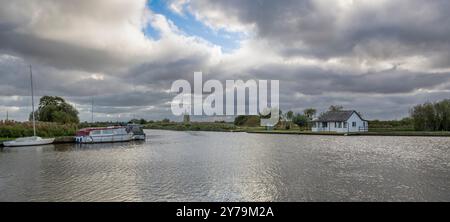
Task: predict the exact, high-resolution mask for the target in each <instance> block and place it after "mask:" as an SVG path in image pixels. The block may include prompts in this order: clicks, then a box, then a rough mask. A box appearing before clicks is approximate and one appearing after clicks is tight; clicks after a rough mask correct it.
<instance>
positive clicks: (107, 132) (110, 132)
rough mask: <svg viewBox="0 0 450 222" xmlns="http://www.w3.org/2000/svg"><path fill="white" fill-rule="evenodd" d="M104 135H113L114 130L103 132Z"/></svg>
mask: <svg viewBox="0 0 450 222" xmlns="http://www.w3.org/2000/svg"><path fill="white" fill-rule="evenodd" d="M103 134H113V131H112V130H103Z"/></svg>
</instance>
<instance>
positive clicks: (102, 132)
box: [75, 126, 133, 143]
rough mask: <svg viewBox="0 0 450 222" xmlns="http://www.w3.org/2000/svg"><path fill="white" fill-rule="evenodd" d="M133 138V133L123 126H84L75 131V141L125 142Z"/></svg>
mask: <svg viewBox="0 0 450 222" xmlns="http://www.w3.org/2000/svg"><path fill="white" fill-rule="evenodd" d="M132 139H133V133H132V132H130V131H128V130H127V128H126V127H124V126H112V127H95V128H84V129H81V130H79V131H78V132H77V134H76V136H75V142H77V143H111V142H127V141H131V140H132Z"/></svg>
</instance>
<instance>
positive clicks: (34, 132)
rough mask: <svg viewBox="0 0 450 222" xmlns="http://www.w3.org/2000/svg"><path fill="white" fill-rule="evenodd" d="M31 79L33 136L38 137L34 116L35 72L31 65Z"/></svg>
mask: <svg viewBox="0 0 450 222" xmlns="http://www.w3.org/2000/svg"><path fill="white" fill-rule="evenodd" d="M30 79H31V111H32V113H31V114H32V116H33V134H34V136H36V121H35V116H34V89H33V71H31V65H30Z"/></svg>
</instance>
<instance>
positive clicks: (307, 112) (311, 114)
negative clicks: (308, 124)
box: [303, 108, 317, 120]
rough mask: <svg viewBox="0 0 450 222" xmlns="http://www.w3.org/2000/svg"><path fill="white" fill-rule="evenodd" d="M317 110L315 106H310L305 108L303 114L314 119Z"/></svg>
mask: <svg viewBox="0 0 450 222" xmlns="http://www.w3.org/2000/svg"><path fill="white" fill-rule="evenodd" d="M316 113H317V110H316V109H314V108H308V109H305V110H303V114H304V115H305V116H306V117H308V119H310V120H312V118H313V117H314V115H316Z"/></svg>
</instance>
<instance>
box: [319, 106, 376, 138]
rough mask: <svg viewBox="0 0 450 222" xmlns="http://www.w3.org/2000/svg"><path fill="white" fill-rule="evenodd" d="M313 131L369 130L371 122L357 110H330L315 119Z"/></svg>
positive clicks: (345, 131) (344, 131) (342, 131)
mask: <svg viewBox="0 0 450 222" xmlns="http://www.w3.org/2000/svg"><path fill="white" fill-rule="evenodd" d="M311 130H312V131H313V132H337V133H347V132H367V131H368V130H369V124H368V122H367V120H364V119H363V118H362V117H361V116H360V115H359V114H358V112H356V111H355V110H342V111H329V112H326V113H324V114H322V115H321V116H320V117H319V118H316V119H314V120H313V124H312V128H311Z"/></svg>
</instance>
